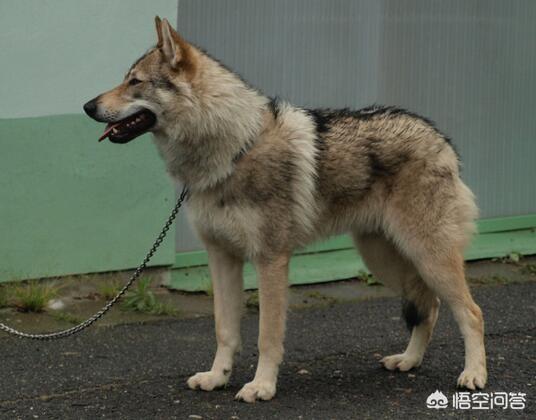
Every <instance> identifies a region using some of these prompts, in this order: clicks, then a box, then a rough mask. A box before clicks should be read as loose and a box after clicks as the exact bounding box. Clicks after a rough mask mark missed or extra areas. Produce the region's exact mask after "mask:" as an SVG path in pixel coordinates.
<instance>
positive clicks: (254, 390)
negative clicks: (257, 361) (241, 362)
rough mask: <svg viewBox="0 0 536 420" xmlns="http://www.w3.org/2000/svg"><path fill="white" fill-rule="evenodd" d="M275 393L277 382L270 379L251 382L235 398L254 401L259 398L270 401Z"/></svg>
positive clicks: (249, 401)
mask: <svg viewBox="0 0 536 420" xmlns="http://www.w3.org/2000/svg"><path fill="white" fill-rule="evenodd" d="M274 395H275V383H272V382H268V381H255V380H253V381H252V382H249V383H247V384H245V385H244V386H243V388H242V389H241V390H240V391H239V392H238V394H236V397H235V400H239V401H245V402H248V403H254V402H255V401H257V400H264V401H268V400H271V399H272V398H273V397H274Z"/></svg>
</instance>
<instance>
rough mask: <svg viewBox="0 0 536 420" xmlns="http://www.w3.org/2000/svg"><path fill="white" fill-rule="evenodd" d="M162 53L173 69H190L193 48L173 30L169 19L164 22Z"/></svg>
mask: <svg viewBox="0 0 536 420" xmlns="http://www.w3.org/2000/svg"><path fill="white" fill-rule="evenodd" d="M161 26H162V48H161V50H162V52H163V53H164V57H166V59H167V60H168V62H169V64H170V65H171V67H173V68H175V69H176V68H178V67H179V65H181V66H184V67H189V66H190V65H191V64H192V62H191V59H192V57H191V47H190V45H189V44H188V43H187V42H186V41H185V40H184V39H182V38H181V36H180V35H179V34H178V33H177V32H176V31H175V29H173V28H172V27H171V25H170V23H169V22H168V20H167V19H164V20H163V21H162V24H161Z"/></svg>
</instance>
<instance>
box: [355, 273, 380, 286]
mask: <svg viewBox="0 0 536 420" xmlns="http://www.w3.org/2000/svg"><path fill="white" fill-rule="evenodd" d="M357 279H358V280H359V281H362V282H363V283H366V284H367V286H379V285H381V283H380V282H379V281H378V280H376V278H375V277H374V276H373V275H372V274H370V273H367V272H365V271H360V272H359V273H358V275H357Z"/></svg>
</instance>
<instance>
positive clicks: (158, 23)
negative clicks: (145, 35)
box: [154, 16, 164, 48]
mask: <svg viewBox="0 0 536 420" xmlns="http://www.w3.org/2000/svg"><path fill="white" fill-rule="evenodd" d="M154 23H155V25H156V36H158V42H157V43H156V47H157V48H162V45H164V41H163V39H162V21H161V20H160V17H158V16H155V17H154Z"/></svg>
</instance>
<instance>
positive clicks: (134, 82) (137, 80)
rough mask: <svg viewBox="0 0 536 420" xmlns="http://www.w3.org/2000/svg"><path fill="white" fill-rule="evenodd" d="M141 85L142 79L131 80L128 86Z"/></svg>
mask: <svg viewBox="0 0 536 420" xmlns="http://www.w3.org/2000/svg"><path fill="white" fill-rule="evenodd" d="M140 83H141V80H140V79H130V80H129V81H128V84H129V85H130V86H134V85H137V84H140Z"/></svg>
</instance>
